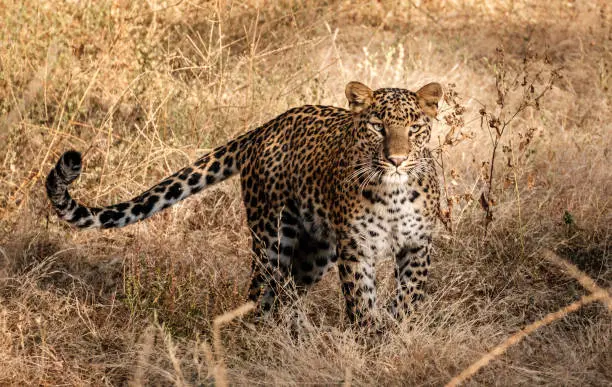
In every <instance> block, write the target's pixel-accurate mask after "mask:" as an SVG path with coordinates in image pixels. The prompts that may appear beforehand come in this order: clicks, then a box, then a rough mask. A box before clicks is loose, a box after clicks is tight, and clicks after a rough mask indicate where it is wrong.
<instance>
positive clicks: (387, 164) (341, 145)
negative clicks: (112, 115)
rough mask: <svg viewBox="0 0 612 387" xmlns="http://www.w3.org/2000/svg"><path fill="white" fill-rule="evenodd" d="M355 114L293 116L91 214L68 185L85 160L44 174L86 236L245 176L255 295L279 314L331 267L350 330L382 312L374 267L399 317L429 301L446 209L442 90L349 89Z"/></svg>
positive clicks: (325, 109) (60, 208) (319, 109)
mask: <svg viewBox="0 0 612 387" xmlns="http://www.w3.org/2000/svg"><path fill="white" fill-rule="evenodd" d="M346 96H347V99H348V101H349V105H350V110H346V109H342V108H338V107H330V106H302V107H298V108H294V109H291V110H289V111H287V112H285V113H283V114H281V115H280V116H278V117H276V118H274V119H273V120H271V121H269V122H268V123H266V124H264V125H262V126H260V127H258V128H256V129H254V130H252V131H250V132H248V133H246V134H244V135H242V136H240V137H238V138H236V139H234V140H232V141H230V142H228V143H227V144H225V145H222V146H220V147H218V148H216V149H214V150H213V151H212V152H210V153H208V154H206V155H204V156H203V157H201V158H200V159H198V160H197V161H196V162H195V163H193V164H192V165H190V166H188V167H186V168H183V169H182V170H180V171H178V172H176V173H174V174H173V175H172V176H169V177H167V178H165V179H164V180H162V181H161V182H160V183H159V184H157V185H155V186H153V187H152V188H150V189H149V190H147V191H146V192H144V193H142V194H140V195H138V196H137V197H135V198H133V199H131V200H128V201H126V202H123V203H119V204H115V205H111V206H107V207H101V208H93V207H87V206H85V205H82V204H79V203H77V202H76V201H75V200H74V199H72V197H71V196H70V194H69V193H68V186H69V185H70V183H72V182H73V181H74V180H75V179H76V178H77V177H78V176H79V174H80V172H81V155H80V154H79V153H78V152H75V151H69V152H66V153H64V154H63V155H62V156H61V158H60V159H59V161H58V162H57V165H56V166H55V168H54V169H53V170H51V172H50V173H49V176H48V177H47V184H46V187H47V193H48V196H49V199H50V200H51V203H52V204H53V206H54V208H55V209H56V211H57V213H58V214H59V216H60V217H61V218H62V219H64V220H66V221H67V222H69V223H70V224H72V225H74V226H76V227H79V228H92V227H100V228H109V227H123V226H126V225H129V224H132V223H134V222H137V221H139V220H143V219H145V218H148V217H150V216H151V215H153V214H154V213H156V212H158V211H160V210H163V209H165V208H167V207H169V206H171V205H173V204H175V203H177V202H179V201H180V200H183V199H185V198H186V197H188V196H190V195H192V194H195V193H197V192H200V191H201V190H202V189H204V188H206V187H208V186H210V185H212V184H215V183H218V182H220V181H222V180H225V179H227V178H228V177H230V176H232V175H234V174H237V173H240V175H241V186H242V197H243V201H244V205H245V208H246V216H247V219H248V225H249V227H250V229H251V233H252V240H253V242H252V243H253V251H254V253H255V257H256V259H254V261H253V265H252V283H251V286H250V291H249V297H250V298H251V299H253V300H259V302H260V306H261V309H262V310H263V311H267V310H270V309H271V308H272V306H273V304H274V302H275V300H277V299H278V298H279V297H280V296H281V295H282V294H283V293H284V292H283V291H282V290H281V288H282V287H285V286H287V285H290V286H293V287H295V288H296V289H297V290H298V291H302V290H305V289H306V288H308V287H309V286H311V285H312V284H314V283H316V282H317V281H319V279H320V278H321V277H322V276H323V275H324V274H325V273H326V272H327V271H328V270H329V269H330V268H331V267H332V266H334V265H336V264H337V265H338V271H339V274H340V279H341V282H342V292H343V294H344V296H345V298H346V311H347V314H348V316H349V318H350V320H351V321H353V322H358V323H361V324H369V323H371V322H373V321H374V319H375V318H376V315H377V305H376V285H375V272H374V267H375V263H376V261H377V260H378V259H380V258H385V257H393V258H394V259H395V262H396V269H395V278H396V283H397V291H396V296H395V298H394V300H393V301H392V302H391V304H390V305H388V310H389V311H390V312H391V313H392V314H393V315H394V316H395V317H397V318H401V317H403V316H405V315H406V314H408V313H410V312H411V310H412V308H413V305H414V304H415V303H416V302H418V301H419V300H420V299H421V298H422V297H423V294H424V293H423V286H424V283H425V281H426V279H427V275H428V270H429V265H430V253H431V240H432V230H433V227H434V225H435V221H436V218H437V214H438V211H439V191H438V183H437V178H436V174H435V168H434V164H433V161H432V157H431V154H430V152H429V150H428V149H427V143H428V141H429V139H430V134H431V121H432V118H434V117H435V116H436V114H437V106H438V101H439V99H440V98H441V96H442V90H441V88H440V85H438V84H436V83H432V84H428V85H426V86H424V87H423V88H421V89H420V90H419V91H417V92H416V93H414V92H411V91H408V90H404V89H395V88H387V89H379V90H375V91H372V90H371V89H369V88H368V87H367V86H365V85H363V84H361V83H358V82H351V83H349V84H348V85H347V87H346Z"/></svg>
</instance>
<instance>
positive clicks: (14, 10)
mask: <svg viewBox="0 0 612 387" xmlns="http://www.w3.org/2000/svg"><path fill="white" fill-rule="evenodd" d="M399 3H402V4H401V5H400V4H399ZM0 20H2V23H1V24H0V37H1V39H0V44H1V46H2V50H0V162H1V164H2V166H1V168H0V182H1V184H0V331H1V334H0V364H2V367H0V384H3V385H4V384H15V385H19V384H24V383H29V384H54V385H55V384H69V385H84V384H86V385H88V384H94V385H101V384H113V385H115V384H125V383H127V382H129V381H131V382H133V383H135V384H153V385H157V384H178V385H207V384H212V383H215V382H216V383H219V384H223V381H224V378H226V379H227V381H228V382H229V383H231V384H254V383H257V384H278V385H289V384H293V385H295V384H321V385H334V384H345V385H348V384H355V385H373V384H381V385H384V384H387V385H441V384H444V383H446V382H448V381H449V380H450V379H451V378H452V377H453V376H455V375H457V374H459V373H460V372H461V371H462V370H464V369H465V368H466V367H468V366H469V365H470V364H472V363H473V362H475V361H477V360H478V359H479V358H480V357H481V356H483V355H484V354H486V353H487V352H489V351H490V350H491V349H492V348H494V347H495V346H496V345H498V344H500V343H501V342H503V341H504V340H506V339H507V338H508V337H510V336H511V335H512V334H514V333H516V332H517V331H519V330H520V329H522V328H523V327H525V326H527V325H529V324H531V323H533V322H535V321H538V320H540V319H541V318H543V317H544V316H546V315H547V314H548V313H551V312H555V311H557V310H559V309H560V308H562V307H564V306H566V305H568V304H571V303H573V302H575V301H576V300H578V299H580V298H581V297H582V296H584V295H587V294H588V291H587V290H585V289H584V288H583V287H582V286H581V285H580V283H579V282H578V281H577V280H576V279H575V278H574V277H573V276H571V275H570V274H568V272H566V271H564V270H561V269H560V268H559V267H558V266H557V265H555V264H554V263H553V262H551V261H550V260H549V259H546V257H547V254H549V253H548V251H549V250H550V251H553V252H554V253H555V254H556V255H557V256H558V257H560V258H561V259H563V260H565V261H566V262H570V263H573V264H575V265H576V266H577V267H578V268H579V269H580V270H582V271H584V272H585V273H586V274H587V275H588V276H590V277H591V278H592V279H593V280H594V281H595V283H596V284H597V285H598V286H600V287H602V288H604V289H609V288H610V286H611V283H612V269H611V267H610V248H611V237H610V235H611V226H610V225H611V224H612V216H611V214H610V197H612V184H611V182H612V171H611V170H610V168H609V166H610V161H611V160H610V158H611V155H610V147H611V144H612V140H611V139H612V137H611V136H610V133H612V132H611V130H612V109H611V108H610V105H611V98H612V91H611V89H610V88H611V86H612V85H611V83H612V70H611V68H610V66H611V65H610V64H611V63H612V10H611V9H610V6H609V5H607V2H606V1H604V0H600V1H596V0H592V1H583V2H574V1H550V2H546V3H544V2H540V1H535V0H531V1H528V0H521V1H513V2H502V1H498V0H485V1H482V2H480V1H469V0H446V1H444V0H440V1H431V0H430V1H425V0H422V1H407V2H390V1H389V2H387V1H381V2H379V1H361V2H357V3H355V2H348V1H337V2H326V1H319V0H312V1H309V2H307V3H305V4H302V3H300V2H292V1H282V2H268V1H236V2H222V1H219V2H216V3H214V4H211V3H208V2H197V1H177V2H161V1H147V2H129V1H120V0H117V1H96V2H85V1H67V2H31V1H26V2H21V1H10V0H9V1H8V2H5V4H4V5H3V7H1V8H0ZM551 72H552V75H551ZM557 73H558V74H560V77H557V76H556V75H555V74H557ZM525 74H527V78H524V75H525ZM551 77H552V78H551ZM550 79H553V84H552V85H551V86H550V87H547V84H548V83H547V82H548V81H549V80H550ZM352 80H357V81H360V82H363V83H366V84H368V85H369V86H371V87H373V88H377V87H388V86H391V87H405V88H410V89H413V90H416V89H417V88H418V87H420V86H422V85H424V84H426V83H428V82H431V81H436V82H440V83H441V84H443V85H444V88H445V90H446V92H447V96H450V97H451V98H447V100H446V102H445V103H444V104H443V106H442V107H441V116H440V120H439V121H438V122H437V123H436V124H435V133H434V136H433V139H432V144H431V146H432V148H435V149H436V150H437V153H436V154H437V155H438V156H437V157H438V163H439V173H440V180H441V184H443V185H444V187H445V190H444V191H445V196H444V207H445V208H446V209H447V210H448V212H447V213H448V214H449V219H450V226H451V228H445V227H442V226H440V230H439V232H438V235H437V237H436V239H435V246H436V248H435V251H434V254H433V263H432V264H433V266H432V270H431V272H432V274H431V280H430V282H429V284H428V288H427V293H428V297H427V298H426V300H425V302H424V304H423V306H422V307H421V308H420V309H419V310H418V312H417V313H416V314H415V316H413V318H411V319H410V320H409V321H405V322H403V323H402V324H399V325H398V326H396V327H392V328H391V329H389V330H388V331H387V332H385V333H382V334H380V335H377V336H374V337H364V334H363V332H362V331H361V330H359V329H354V328H351V327H350V326H349V325H348V323H347V321H346V319H345V315H344V311H343V305H344V303H343V299H342V294H341V291H340V288H339V285H338V279H337V273H336V272H332V273H330V274H329V275H328V276H327V277H326V278H325V280H324V281H322V282H321V283H320V284H318V285H317V286H316V287H315V288H314V289H313V290H312V291H311V292H310V293H309V294H308V296H307V297H305V298H303V299H300V300H297V301H296V302H295V304H293V305H291V306H290V308H293V309H292V310H294V309H295V308H298V309H300V310H302V311H304V312H305V313H306V314H307V316H308V318H309V321H310V322H311V323H312V325H313V328H312V329H311V330H309V331H304V332H298V333H299V334H297V335H296V332H292V329H293V328H292V327H293V325H292V324H291V323H290V321H288V320H287V319H283V318H284V316H285V315H287V314H288V313H286V310H282V311H281V312H280V318H281V321H280V322H278V323H275V324H265V323H264V324H258V325H257V324H253V319H252V315H251V313H247V314H245V315H244V316H243V317H236V318H234V319H233V320H232V321H230V322H228V323H226V324H225V325H223V326H222V327H221V329H220V331H219V333H220V339H219V340H217V341H216V342H215V340H214V339H213V331H214V330H213V320H214V318H215V317H216V316H219V315H222V314H224V313H226V312H229V311H231V310H233V309H235V308H237V307H240V306H241V305H243V304H244V303H245V301H246V290H247V287H248V283H249V265H250V264H249V260H250V252H249V248H250V240H249V233H248V230H247V227H246V225H245V220H244V208H243V207H242V204H241V201H240V198H239V183H238V180H237V179H232V180H230V181H228V182H226V183H222V184H220V185H217V186H215V187H213V188H211V189H208V190H206V191H204V192H202V193H201V194H199V195H198V196H197V197H194V198H191V199H189V200H187V201H185V202H183V203H181V204H180V205H177V206H175V207H173V208H171V209H169V210H167V211H166V212H164V213H162V214H159V215H156V216H155V217H153V218H152V219H150V220H148V221H146V222H142V223H140V224H137V225H134V226H130V227H128V228H124V229H118V230H106V231H98V230H93V231H76V230H73V229H70V228H69V227H68V226H66V225H64V224H62V223H61V222H59V221H58V219H57V217H56V216H55V215H54V213H53V211H52V209H51V207H50V205H49V203H48V201H47V199H46V197H45V193H44V185H43V182H44V178H45V176H46V173H47V172H48V170H49V169H50V168H51V166H52V164H53V163H54V162H55V160H56V159H57V157H58V156H59V155H60V154H61V153H62V152H63V151H65V150H67V149H69V148H74V149H77V150H79V151H82V152H83V153H84V160H85V164H84V173H83V175H82V177H81V178H80V179H79V180H78V181H77V182H76V183H75V184H74V187H73V191H72V192H73V195H74V197H75V198H78V199H80V200H81V201H83V202H85V203H87V204H91V205H102V204H108V203H111V202H116V201H118V200H124V199H128V198H130V197H132V196H134V195H136V194H137V193H139V192H141V191H142V190H144V189H146V188H148V187H149V186H151V185H153V184H155V183H156V182H157V181H159V180H160V179H161V178H162V177H163V176H166V175H168V174H170V173H171V172H172V171H174V170H176V169H178V168H179V167H181V166H184V165H186V164H187V163H188V162H190V161H193V160H195V159H196V157H197V156H198V155H201V154H203V153H204V152H206V151H207V150H210V149H211V148H212V147H214V146H216V145H218V144H221V143H223V142H225V141H227V140H228V139H231V138H233V137H235V136H237V135H239V134H241V133H244V132H245V131H246V130H248V129H249V128H252V127H254V126H256V125H258V124H261V123H263V122H265V121H266V120H268V119H270V118H273V117H274V116H276V115H277V114H279V113H282V112H283V111H285V110H287V109H288V108H290V107H292V106H298V105H301V104H306V103H311V104H312V103H318V104H331V105H336V106H346V101H345V98H344V93H343V92H344V86H345V84H346V83H347V82H349V81H352ZM496 80H497V82H496ZM532 84H533V85H534V91H533V94H532V93H531V91H530V89H531V85H532ZM506 87H507V89H506ZM453 91H454V92H456V93H457V96H455V97H454V94H453ZM542 91H545V93H544V95H543V96H542V97H541V98H539V99H538V98H536V97H537V96H538V95H539V93H540V92H542ZM500 97H503V98H501V99H500ZM536 100H537V104H536V102H535V101H536ZM527 105H529V106H527ZM536 105H537V106H536ZM517 110H520V111H519V113H518V114H516V115H514V112H516V111H517ZM496 119H499V120H498V121H496ZM500 122H501V123H504V122H507V123H508V124H507V125H506V128H505V129H504V130H503V132H502V133H499V134H498V132H499V131H500V128H501V126H503V125H501V124H500ZM496 138H498V139H499V141H498V142H499V146H498V147H497V149H496V152H495V154H496V157H495V158H494V159H493V158H492V154H493V145H494V142H495V139H496ZM447 139H448V141H446V140H447ZM491 163H493V169H491ZM491 171H493V179H492V180H491V184H489V178H490V177H491ZM489 187H490V188H491V189H490V190H489ZM449 203H450V204H449ZM487 208H489V209H490V211H491V215H492V218H490V219H491V220H490V221H487V220H486V215H485V209H487ZM391 270H392V266H391V262H384V263H383V264H382V265H381V267H380V270H379V273H380V275H379V284H380V287H381V289H382V291H381V298H382V299H385V298H388V297H389V296H390V290H391V287H390V285H391V280H392V278H391V276H390V274H391ZM610 316H611V315H610V312H609V311H607V310H606V307H605V306H604V305H603V304H602V303H598V302H595V303H590V304H588V305H584V306H582V307H581V308H580V309H579V310H577V311H575V312H573V313H570V314H568V315H567V316H566V317H564V318H561V319H558V320H556V321H554V322H553V323H551V324H550V325H547V326H544V327H542V328H540V329H538V330H536V331H535V332H534V333H532V334H530V335H528V336H527V337H526V338H525V339H524V340H522V341H520V342H519V343H517V344H515V345H513V346H511V347H510V348H509V350H508V351H507V352H506V353H505V354H503V355H501V356H499V357H498V358H496V359H494V360H493V361H492V362H491V363H489V364H488V365H487V366H485V367H484V368H482V369H481V370H480V371H478V372H477V373H476V374H475V375H474V376H473V377H472V378H471V379H470V380H469V381H468V384H473V385H530V386H531V385H536V384H537V385H555V386H556V385H580V386H584V385H610V384H611V383H612V370H611V367H610V364H612V355H611V354H612V348H611V345H610V343H611V342H612V340H610V336H611V333H612V332H611V331H612V325H611V324H610ZM215 343H216V346H215V345H214V344H215Z"/></svg>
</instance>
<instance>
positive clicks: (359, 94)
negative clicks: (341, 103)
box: [344, 82, 374, 114]
mask: <svg viewBox="0 0 612 387" xmlns="http://www.w3.org/2000/svg"><path fill="white" fill-rule="evenodd" d="M344 94H346V99H348V102H349V106H350V108H351V111H352V112H353V114H359V113H361V112H362V111H363V110H365V109H367V108H368V107H369V106H370V105H371V104H372V102H373V101H374V92H373V91H372V89H370V88H369V87H367V86H366V85H364V84H363V83H361V82H349V83H348V84H347V85H346V89H345V90H344Z"/></svg>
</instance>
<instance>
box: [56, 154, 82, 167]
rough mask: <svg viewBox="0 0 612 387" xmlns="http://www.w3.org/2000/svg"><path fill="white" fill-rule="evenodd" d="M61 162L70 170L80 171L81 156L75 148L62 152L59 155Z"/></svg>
mask: <svg viewBox="0 0 612 387" xmlns="http://www.w3.org/2000/svg"><path fill="white" fill-rule="evenodd" d="M61 160H62V163H63V164H64V165H65V166H66V167H67V168H68V169H69V170H70V171H74V172H80V170H81V163H82V158H81V154H80V153H79V152H77V151H75V150H69V151H68V152H66V153H64V154H63V155H62V157H61Z"/></svg>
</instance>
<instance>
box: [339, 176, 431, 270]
mask: <svg viewBox="0 0 612 387" xmlns="http://www.w3.org/2000/svg"><path fill="white" fill-rule="evenodd" d="M422 196H423V195H422V192H420V191H419V190H418V189H414V188H411V187H402V188H394V189H386V190H384V189H381V190H377V191H373V190H370V191H364V193H363V198H364V200H362V209H361V211H360V214H359V215H358V216H357V217H355V219H354V220H353V222H352V226H351V229H352V233H353V234H354V235H353V237H354V239H355V240H356V241H357V243H358V244H359V245H360V248H361V250H362V251H363V253H364V254H366V255H368V256H371V257H373V258H375V259H383V258H388V257H390V256H393V255H394V254H395V253H397V252H398V251H399V250H401V249H402V248H403V247H406V246H416V245H421V244H422V243H423V242H422V240H423V239H426V238H429V237H430V233H431V224H430V222H431V221H430V220H429V219H427V218H426V217H424V216H423V212H424V205H425V204H426V202H424V201H423V200H422Z"/></svg>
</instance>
